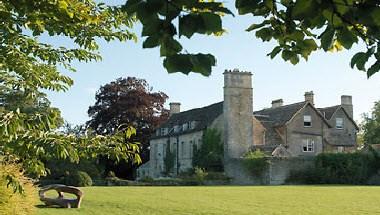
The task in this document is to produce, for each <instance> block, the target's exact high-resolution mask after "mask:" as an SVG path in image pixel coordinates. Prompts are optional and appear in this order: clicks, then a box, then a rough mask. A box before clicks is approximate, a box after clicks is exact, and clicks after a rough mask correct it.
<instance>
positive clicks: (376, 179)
mask: <svg viewBox="0 0 380 215" xmlns="http://www.w3.org/2000/svg"><path fill="white" fill-rule="evenodd" d="M367 184H368V185H380V171H378V172H377V173H376V174H375V175H372V176H371V177H370V178H369V179H368V181H367Z"/></svg>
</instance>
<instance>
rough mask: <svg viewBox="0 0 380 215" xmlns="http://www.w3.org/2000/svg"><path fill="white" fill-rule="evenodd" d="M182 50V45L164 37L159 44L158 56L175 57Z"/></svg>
mask: <svg viewBox="0 0 380 215" xmlns="http://www.w3.org/2000/svg"><path fill="white" fill-rule="evenodd" d="M181 50H182V45H181V44H180V43H179V42H178V41H177V40H175V39H173V38H172V37H166V38H165V39H164V40H163V42H162V43H161V48H160V55H161V57H162V56H169V55H175V54H177V53H178V52H180V51H181Z"/></svg>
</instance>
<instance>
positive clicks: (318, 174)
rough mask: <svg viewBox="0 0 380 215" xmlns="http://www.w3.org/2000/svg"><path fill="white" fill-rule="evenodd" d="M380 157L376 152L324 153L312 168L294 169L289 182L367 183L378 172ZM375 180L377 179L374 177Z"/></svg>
mask: <svg viewBox="0 0 380 215" xmlns="http://www.w3.org/2000/svg"><path fill="white" fill-rule="evenodd" d="M378 162H379V158H378V156H377V155H375V154H374V153H372V152H370V153H360V152H355V153H323V154H319V155H318V156H316V158H315V163H314V166H313V167H312V168H309V169H305V170H300V171H293V172H291V173H290V176H289V177H288V179H287V182H288V183H294V182H295V183H307V184H366V183H367V182H368V180H369V178H370V177H371V176H372V175H374V174H375V173H376V172H377V169H378V168H379V167H378ZM372 180H375V179H372Z"/></svg>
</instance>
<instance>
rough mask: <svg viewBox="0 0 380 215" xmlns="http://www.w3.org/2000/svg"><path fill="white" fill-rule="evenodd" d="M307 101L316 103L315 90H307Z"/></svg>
mask: <svg viewBox="0 0 380 215" xmlns="http://www.w3.org/2000/svg"><path fill="white" fill-rule="evenodd" d="M305 102H309V103H311V104H312V105H314V93H313V91H310V92H305Z"/></svg>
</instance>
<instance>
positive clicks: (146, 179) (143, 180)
mask: <svg viewBox="0 0 380 215" xmlns="http://www.w3.org/2000/svg"><path fill="white" fill-rule="evenodd" d="M139 181H141V182H145V183H152V182H153V181H154V179H153V178H152V177H150V176H144V177H142V178H141V179H140V180H139Z"/></svg>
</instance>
